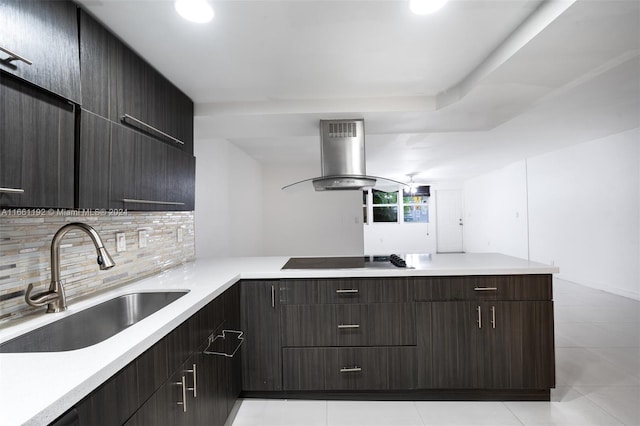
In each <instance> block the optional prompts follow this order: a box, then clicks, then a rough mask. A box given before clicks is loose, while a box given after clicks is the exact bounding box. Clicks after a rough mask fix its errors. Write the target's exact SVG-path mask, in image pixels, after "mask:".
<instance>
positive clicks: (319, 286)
mask: <svg viewBox="0 0 640 426" xmlns="http://www.w3.org/2000/svg"><path fill="white" fill-rule="evenodd" d="M412 300H413V291H412V285H411V284H410V283H409V281H408V279H407V278H349V279H336V278H334V279H326V280H314V279H308V280H282V281H281V285H280V302H281V303H282V304H285V305H296V304H315V303H340V304H344V303H400V302H410V301H412Z"/></svg>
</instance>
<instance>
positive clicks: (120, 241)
mask: <svg viewBox="0 0 640 426" xmlns="http://www.w3.org/2000/svg"><path fill="white" fill-rule="evenodd" d="M116 251H117V252H118V253H120V252H121V251H127V237H126V235H125V233H124V232H118V233H117V234H116Z"/></svg>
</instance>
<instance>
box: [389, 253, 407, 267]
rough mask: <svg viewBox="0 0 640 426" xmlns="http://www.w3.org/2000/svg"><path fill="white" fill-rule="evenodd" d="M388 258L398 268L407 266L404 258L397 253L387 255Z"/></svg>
mask: <svg viewBox="0 0 640 426" xmlns="http://www.w3.org/2000/svg"><path fill="white" fill-rule="evenodd" d="M389 260H390V261H391V264H393V265H394V266H397V267H398V268H406V267H407V262H405V261H404V259H403V258H401V257H400V256H398V255H397V254H392V255H391V256H389Z"/></svg>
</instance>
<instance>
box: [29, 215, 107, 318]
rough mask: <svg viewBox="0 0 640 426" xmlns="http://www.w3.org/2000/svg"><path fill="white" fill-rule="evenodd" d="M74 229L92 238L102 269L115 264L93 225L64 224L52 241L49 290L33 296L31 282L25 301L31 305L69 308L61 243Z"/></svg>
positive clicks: (57, 308) (51, 309)
mask: <svg viewBox="0 0 640 426" xmlns="http://www.w3.org/2000/svg"><path fill="white" fill-rule="evenodd" d="M72 230H80V231H83V232H85V233H86V234H87V235H89V237H90V238H91V241H92V242H93V245H94V246H95V248H96V253H97V255H98V258H97V263H98V265H99V266H100V269H102V270H105V269H111V268H113V267H114V266H115V264H116V263H115V262H114V261H113V259H112V258H111V256H110V255H109V252H108V251H107V249H106V248H105V247H104V244H103V243H102V239H101V238H100V235H98V233H97V232H96V230H95V229H93V228H92V227H91V226H89V225H87V224H85V223H80V222H73V223H69V224H67V225H64V226H63V227H62V228H60V229H59V230H58V232H56V234H55V235H54V236H53V240H52V241H51V283H50V285H49V291H46V292H41V293H36V294H34V295H33V296H31V290H32V289H33V284H29V287H28V288H27V292H26V294H25V301H26V302H27V304H29V305H31V306H44V305H45V304H46V305H47V312H60V311H64V310H66V309H67V298H66V295H65V292H64V286H63V285H62V281H61V280H60V243H61V241H62V239H63V238H64V236H65V235H66V234H67V233H68V232H69V231H72Z"/></svg>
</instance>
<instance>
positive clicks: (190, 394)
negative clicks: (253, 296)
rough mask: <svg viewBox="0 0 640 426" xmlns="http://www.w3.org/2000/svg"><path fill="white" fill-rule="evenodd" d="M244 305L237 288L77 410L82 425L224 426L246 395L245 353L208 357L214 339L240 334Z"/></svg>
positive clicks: (202, 311) (101, 388) (232, 344)
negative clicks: (242, 390)
mask: <svg viewBox="0 0 640 426" xmlns="http://www.w3.org/2000/svg"><path fill="white" fill-rule="evenodd" d="M239 302H240V301H239V289H238V286H237V285H236V286H232V287H231V288H230V289H228V290H227V291H226V292H225V293H223V294H222V295H221V296H219V297H218V298H216V299H214V300H213V301H212V302H211V303H209V304H208V305H207V306H205V307H204V308H202V309H201V310H200V311H198V312H197V313H196V314H195V315H193V316H192V317H191V318H189V319H188V320H186V321H185V322H183V323H182V324H181V325H180V326H178V327H177V328H176V329H175V330H174V331H172V332H171V333H169V334H168V335H167V336H165V337H164V338H163V339H162V340H160V341H159V342H158V343H156V344H155V345H154V346H152V347H151V348H149V349H148V350H147V351H145V352H144V353H143V354H142V355H140V356H139V357H138V358H136V359H135V360H134V361H133V362H131V363H130V364H129V365H127V366H126V367H125V368H123V369H122V370H120V372H118V373H117V374H116V375H114V376H113V377H112V378H111V379H109V380H108V381H107V382H106V383H104V384H103V385H102V386H100V387H99V388H98V389H97V390H95V391H94V392H92V393H91V394H90V395H88V396H87V397H86V398H84V399H83V400H82V401H81V402H80V403H78V404H77V405H76V407H74V409H75V410H77V412H78V419H79V424H80V425H109V426H112V425H123V424H126V425H128V426H132V425H136V426H143V425H144V426H146V425H160V426H165V425H166V426H174V425H188V426H195V425H213V426H217V425H220V426H221V425H223V424H224V423H225V421H226V419H227V417H228V416H229V414H230V413H231V411H232V409H233V406H234V404H235V401H236V399H237V397H238V395H239V393H240V388H241V370H240V368H241V362H240V351H236V352H235V354H233V357H232V356H231V355H232V352H233V350H232V349H231V350H228V351H226V349H225V350H223V351H222V352H225V351H226V352H228V355H229V356H225V355H224V354H215V353H208V352H211V351H210V350H209V349H210V347H209V342H210V338H209V336H213V337H215V336H217V335H222V334H223V331H224V330H226V329H228V328H230V327H233V328H234V329H237V328H238V327H237V325H238V324H239V321H240V319H239V311H240V310H239ZM227 315H228V316H227ZM236 342H237V339H235V338H230V339H229V345H226V346H224V347H231V348H235V347H237V343H236Z"/></svg>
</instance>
